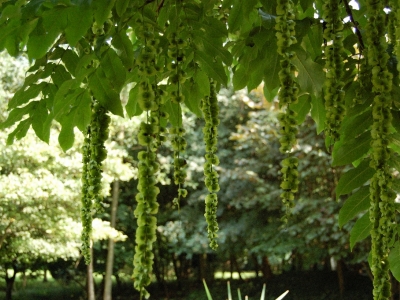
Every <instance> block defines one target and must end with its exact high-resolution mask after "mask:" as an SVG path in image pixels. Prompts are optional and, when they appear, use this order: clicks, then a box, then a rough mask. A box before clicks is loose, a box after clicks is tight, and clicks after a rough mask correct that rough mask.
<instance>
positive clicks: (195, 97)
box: [182, 80, 204, 117]
mask: <svg viewBox="0 0 400 300" xmlns="http://www.w3.org/2000/svg"><path fill="white" fill-rule="evenodd" d="M182 93H183V95H184V96H185V104H186V106H187V107H188V108H189V109H190V111H191V112H193V113H194V114H196V115H197V116H198V117H201V116H202V112H201V110H200V103H201V99H202V98H203V97H204V96H203V95H202V93H201V92H200V88H199V85H198V83H196V82H195V81H193V80H186V81H185V83H184V84H183V85H182Z"/></svg>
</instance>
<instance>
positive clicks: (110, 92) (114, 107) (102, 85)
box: [89, 67, 124, 117]
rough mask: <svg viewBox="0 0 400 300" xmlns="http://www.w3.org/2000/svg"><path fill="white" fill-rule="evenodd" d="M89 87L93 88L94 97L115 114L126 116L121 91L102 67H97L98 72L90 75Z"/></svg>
mask: <svg viewBox="0 0 400 300" xmlns="http://www.w3.org/2000/svg"><path fill="white" fill-rule="evenodd" d="M89 87H90V89H91V90H92V92H93V94H94V97H95V98H96V99H97V100H98V101H99V102H100V104H101V105H103V106H104V107H105V108H106V109H107V110H109V111H110V112H111V113H113V114H114V115H117V116H121V117H123V116H124V111H123V108H122V104H121V100H120V97H119V93H117V92H116V91H115V90H114V89H113V88H112V86H111V84H110V82H109V80H108V79H107V78H106V76H105V74H104V71H103V69H102V68H101V67H99V68H97V70H96V72H94V73H93V74H92V75H91V76H90V78H89Z"/></svg>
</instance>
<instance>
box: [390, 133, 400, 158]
mask: <svg viewBox="0 0 400 300" xmlns="http://www.w3.org/2000/svg"><path fill="white" fill-rule="evenodd" d="M389 141H390V144H389V147H390V148H391V149H393V150H394V151H395V152H397V153H400V133H399V132H394V133H392V134H391V135H390V136H389Z"/></svg>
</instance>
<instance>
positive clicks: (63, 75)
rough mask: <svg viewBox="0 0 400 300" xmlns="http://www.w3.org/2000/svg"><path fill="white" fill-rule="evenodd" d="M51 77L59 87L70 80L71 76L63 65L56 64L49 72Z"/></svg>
mask: <svg viewBox="0 0 400 300" xmlns="http://www.w3.org/2000/svg"><path fill="white" fill-rule="evenodd" d="M51 79H52V80H53V83H54V84H55V85H56V86H58V87H61V85H62V84H63V83H64V82H65V81H68V80H71V79H72V77H71V75H70V73H69V72H67V70H65V67H64V66H63V65H56V66H55V67H54V71H53V73H52V74H51Z"/></svg>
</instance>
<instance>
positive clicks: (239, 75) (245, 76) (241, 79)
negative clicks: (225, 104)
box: [232, 67, 249, 91]
mask: <svg viewBox="0 0 400 300" xmlns="http://www.w3.org/2000/svg"><path fill="white" fill-rule="evenodd" d="M248 80H249V72H248V71H247V70H245V69H244V68H243V67H239V68H238V69H236V70H235V71H234V72H233V78H232V83H233V88H234V90H235V91H237V90H241V89H243V88H245V87H246V85H247V82H248Z"/></svg>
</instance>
